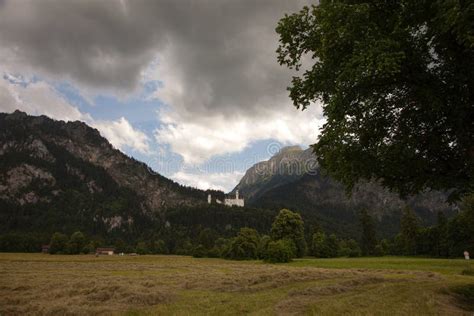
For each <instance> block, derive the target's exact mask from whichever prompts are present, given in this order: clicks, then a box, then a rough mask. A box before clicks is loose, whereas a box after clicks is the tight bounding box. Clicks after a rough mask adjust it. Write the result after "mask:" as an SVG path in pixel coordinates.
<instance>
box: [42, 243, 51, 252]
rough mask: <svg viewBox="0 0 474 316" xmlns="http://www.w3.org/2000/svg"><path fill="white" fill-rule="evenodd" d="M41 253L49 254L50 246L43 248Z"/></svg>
mask: <svg viewBox="0 0 474 316" xmlns="http://www.w3.org/2000/svg"><path fill="white" fill-rule="evenodd" d="M41 252H42V253H49V245H43V246H41Z"/></svg>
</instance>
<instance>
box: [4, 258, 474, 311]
mask: <svg viewBox="0 0 474 316" xmlns="http://www.w3.org/2000/svg"><path fill="white" fill-rule="evenodd" d="M465 268H466V262H465V261H464V260H461V259H459V260H444V259H419V258H399V257H382V258H354V259H347V258H338V259H300V260H295V261H293V262H292V263H290V264H264V263H262V262H258V261H250V262H245V261H242V262H238V261H227V260H221V259H195V258H191V257H181V256H136V257H130V256H123V257H122V256H101V257H98V258H96V257H95V256H93V255H79V256H59V255H57V256H53V255H45V254H5V253H3V254H0V315H24V314H33V315H41V314H51V315H67V314H74V315H76V314H87V315H90V314H126V315H142V314H144V315H200V314H201V315H242V314H253V315H297V314H310V315H311V314H315V315H319V314H323V315H326V314H327V315H341V314H355V315H367V314H369V315H397V314H399V315H400V314H403V315H473V314H474V276H467V275H461V271H462V270H463V269H465Z"/></svg>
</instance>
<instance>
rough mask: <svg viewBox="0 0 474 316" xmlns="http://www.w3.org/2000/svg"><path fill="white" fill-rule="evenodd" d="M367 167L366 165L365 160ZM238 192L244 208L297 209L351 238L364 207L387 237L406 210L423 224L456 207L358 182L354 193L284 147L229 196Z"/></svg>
mask: <svg viewBox="0 0 474 316" xmlns="http://www.w3.org/2000/svg"><path fill="white" fill-rule="evenodd" d="M368 163H370V162H368ZM236 190H239V192H241V194H242V195H243V196H244V197H246V199H247V203H248V205H251V206H255V207H262V208H270V209H275V208H277V209H278V208H283V207H286V208H290V209H294V210H298V211H299V212H300V213H301V214H302V215H303V217H304V218H305V219H306V220H307V221H308V220H309V221H310V222H317V223H318V225H321V226H323V228H325V229H326V230H329V231H335V232H338V233H339V234H342V235H345V234H349V235H354V234H355V233H356V232H355V231H354V228H356V227H357V225H354V223H355V222H357V221H358V211H359V210H361V209H366V210H367V211H368V212H369V214H371V215H372V216H374V217H375V218H376V219H377V223H378V226H379V231H381V232H383V235H385V236H391V235H393V234H395V233H396V232H397V231H398V229H399V220H400V216H401V212H402V210H403V209H404V208H406V207H410V208H412V209H413V210H414V211H415V213H416V214H417V215H418V217H419V218H420V219H421V224H423V225H432V224H434V223H435V222H436V219H437V215H438V212H443V213H445V214H446V215H448V216H450V215H453V214H455V213H456V210H457V208H456V206H455V205H450V204H448V203H446V202H445V201H446V199H447V195H446V194H444V193H442V192H437V191H430V192H425V193H423V194H419V195H416V196H411V197H408V198H407V199H401V198H400V197H399V196H398V195H397V194H395V193H391V192H389V191H388V190H387V189H384V188H383V187H382V186H381V185H379V184H378V183H376V182H367V181H366V182H361V183H359V184H358V185H356V186H355V188H354V189H353V190H352V192H346V190H345V188H344V187H343V186H342V185H341V184H340V183H338V182H336V181H335V180H333V179H332V178H331V177H330V176H328V175H326V174H325V172H324V170H322V169H321V168H320V166H319V164H318V162H317V159H316V156H315V154H314V153H313V151H312V149H311V148H308V149H306V150H303V149H301V148H300V147H299V146H289V147H284V148H282V149H281V150H280V151H279V152H278V153H277V154H275V155H274V156H273V157H271V158H270V159H269V160H268V161H262V162H259V163H257V164H255V165H254V166H252V167H251V168H250V169H248V170H247V172H246V173H245V175H244V176H243V178H242V179H241V180H240V182H239V184H238V185H237V186H236V187H235V188H234V189H233V191H232V192H235V191H236Z"/></svg>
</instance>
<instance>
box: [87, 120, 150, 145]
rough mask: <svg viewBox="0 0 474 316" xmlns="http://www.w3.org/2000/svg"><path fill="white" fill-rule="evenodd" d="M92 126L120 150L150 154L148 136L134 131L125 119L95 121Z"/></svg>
mask: <svg viewBox="0 0 474 316" xmlns="http://www.w3.org/2000/svg"><path fill="white" fill-rule="evenodd" d="M91 125H92V126H93V127H95V128H97V129H98V130H99V131H100V133H101V134H102V136H104V137H105V138H107V139H108V140H109V142H110V143H111V144H112V145H114V146H115V147H117V148H119V149H123V148H125V147H129V148H131V149H133V150H136V151H138V152H141V153H143V154H148V153H150V146H149V138H148V136H146V135H145V134H144V133H143V132H141V131H139V130H136V129H134V128H133V126H132V125H131V124H130V123H129V122H128V121H127V120H126V119H125V118H124V117H122V118H120V119H119V120H117V121H93V122H91Z"/></svg>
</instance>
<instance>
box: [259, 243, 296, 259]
mask: <svg viewBox="0 0 474 316" xmlns="http://www.w3.org/2000/svg"><path fill="white" fill-rule="evenodd" d="M295 248H296V246H295V245H294V243H293V241H291V240H287V239H280V240H277V241H270V242H269V243H268V246H267V250H266V252H265V258H264V260H265V262H269V263H280V262H290V261H291V258H292V257H293V256H294V253H295Z"/></svg>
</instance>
